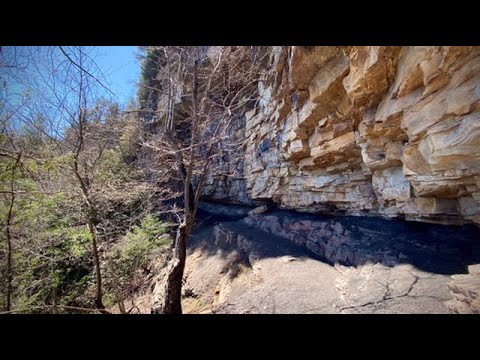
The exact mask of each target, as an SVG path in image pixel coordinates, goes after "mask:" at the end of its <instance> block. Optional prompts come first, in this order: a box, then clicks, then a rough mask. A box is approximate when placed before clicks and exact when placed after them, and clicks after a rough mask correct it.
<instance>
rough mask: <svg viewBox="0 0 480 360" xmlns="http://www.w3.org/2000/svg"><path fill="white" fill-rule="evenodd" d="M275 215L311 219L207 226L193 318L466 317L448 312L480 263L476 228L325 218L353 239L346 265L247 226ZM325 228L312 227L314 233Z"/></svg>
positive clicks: (196, 270) (199, 250)
mask: <svg viewBox="0 0 480 360" xmlns="http://www.w3.org/2000/svg"><path fill="white" fill-rule="evenodd" d="M237 215H238V216H240V214H237ZM268 216H270V217H271V216H277V217H280V216H287V217H288V219H290V221H291V222H290V223H289V226H290V227H292V223H293V224H297V225H296V226H297V227H298V226H299V225H298V224H299V222H300V221H307V220H308V221H312V220H311V219H312V218H311V217H310V218H308V219H306V218H305V217H304V216H299V217H297V218H295V216H293V217H292V215H291V214H285V213H280V214H279V213H277V214H276V215H275V214H273V215H272V214H267V215H265V214H263V215H262V214H260V215H253V214H252V216H248V217H246V218H243V219H240V220H238V219H235V220H234V221H225V220H226V219H225V218H221V219H220V220H218V218H217V217H216V216H211V217H208V216H207V217H205V218H204V220H203V222H202V224H201V226H200V227H199V229H198V230H197V233H196V234H195V237H194V239H193V241H192V244H191V247H190V250H189V255H188V259H187V269H186V273H185V284H184V300H183V301H184V311H185V312H186V313H235V314H237V313H297V314H308V313H325V314H329V313H334V314H339V313H347V314H351V313H450V312H462V311H461V309H460V311H459V310H458V309H459V306H457V307H456V309H457V310H455V308H454V307H452V306H447V305H448V304H449V303H450V304H452V298H454V296H453V295H454V294H455V293H454V292H451V287H452V285H451V281H452V277H451V275H454V274H462V273H467V265H468V264H469V263H472V262H474V261H478V260H479V257H480V256H479V255H480V252H479V249H480V247H479V246H478V245H475V243H474V242H473V239H474V237H475V235H478V229H476V228H453V227H443V226H438V225H426V224H422V225H421V226H419V225H418V224H417V225H416V226H415V225H413V227H412V229H410V224H411V223H405V222H396V221H391V220H381V219H353V220H352V219H349V218H329V219H323V220H322V221H323V222H324V223H325V225H324V228H326V229H330V230H329V231H332V228H335V227H336V231H337V232H338V233H339V234H343V235H345V233H349V234H348V236H347V237H345V236H344V237H343V238H342V239H343V240H342V246H340V247H343V252H340V257H338V256H337V255H338V252H337V253H336V252H328V251H327V252H326V254H325V253H324V254H323V255H322V254H321V253H320V252H319V251H316V252H314V251H312V250H310V249H308V248H307V247H306V246H302V245H301V244H299V242H298V241H292V240H290V239H287V238H284V237H282V236H278V235H276V234H274V233H272V231H268V230H267V231H264V230H262V229H261V228H259V227H258V226H251V225H249V224H255V223H256V224H257V225H258V222H255V221H252V218H255V217H257V220H258V219H259V218H261V219H263V220H264V219H265V217H268ZM292 219H293V220H292ZM284 220H285V219H284ZM322 221H320V220H319V221H317V222H315V221H313V225H312V229H315V228H316V225H318V223H320V222H322ZM283 223H284V221H283ZM332 224H333V225H332ZM359 224H363V227H359ZM352 226H353V228H352ZM294 227H295V225H293V228H294ZM373 229H376V233H372V231H374V230H373ZM399 229H403V232H402V231H399ZM277 230H278V229H277ZM303 230H305V229H304V228H303ZM352 231H356V233H352ZM293 232H294V231H293ZM333 232H335V230H333ZM297 235H298V234H297ZM427 235H429V236H430V238H425V236H427ZM422 236H424V238H422ZM331 237H332V235H331V236H330V238H331ZM340 237H341V236H340ZM310 238H311V236H310ZM460 238H461V239H460ZM359 239H363V241H360V240H359ZM380 239H383V240H382V241H383V242H382V241H381V240H380ZM300 243H301V242H300ZM392 243H395V246H394V247H391V246H390V248H388V246H387V245H388V244H390V245H391V244H392ZM310 247H311V248H313V249H314V250H318V248H315V247H312V246H310ZM467 248H468V251H467V250H466V249H467ZM327 249H328V246H327ZM412 250H413V251H412ZM350 252H353V253H355V256H352V255H351V254H350ZM336 254H337V255H336ZM367 255H368V256H367ZM336 256H337V257H336ZM463 276H465V275H463ZM457 277H458V275H457ZM454 278H455V276H454ZM474 281H476V280H474ZM471 282H472V281H470V283H471ZM449 285H450V288H449ZM452 294H453V295H452ZM473 296H475V294H473ZM474 300H475V299H474ZM446 302H447V305H446V304H445V303H446ZM470 302H471V301H470ZM469 312H473V311H471V310H470V311H469Z"/></svg>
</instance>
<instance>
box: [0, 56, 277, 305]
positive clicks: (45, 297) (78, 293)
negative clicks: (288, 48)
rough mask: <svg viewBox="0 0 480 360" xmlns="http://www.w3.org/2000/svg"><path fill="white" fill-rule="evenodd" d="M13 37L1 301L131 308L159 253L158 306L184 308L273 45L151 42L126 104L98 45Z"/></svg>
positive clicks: (1, 123)
mask: <svg viewBox="0 0 480 360" xmlns="http://www.w3.org/2000/svg"><path fill="white" fill-rule="evenodd" d="M1 50H2V51H1V55H0V79H1V84H0V87H1V90H0V91H1V97H0V229H1V231H0V312H2V313H110V312H120V313H129V312H131V311H132V310H133V309H134V308H135V304H134V303H133V302H132V301H129V299H131V298H132V294H133V293H134V292H135V291H136V290H137V289H138V288H139V287H141V286H142V285H143V284H144V282H145V279H146V278H147V277H148V276H151V275H152V274H151V273H152V271H153V267H155V266H160V267H161V268H163V269H164V272H165V276H164V278H162V279H161V281H162V284H163V285H162V286H163V287H164V291H163V295H162V297H161V298H159V299H157V300H158V301H157V302H156V305H155V306H153V307H152V313H181V312H182V307H181V301H180V297H181V287H182V276H183V271H184V267H185V257H186V246H187V243H188V241H189V239H190V237H191V234H192V231H193V229H194V227H195V224H196V218H197V210H198V206H199V203H200V202H201V198H202V191H203V187H204V184H205V180H206V177H207V176H208V173H209V171H210V168H211V166H212V164H214V163H215V162H216V161H217V158H218V157H219V156H225V154H228V153H230V152H231V151H232V149H235V148H236V147H238V146H240V145H241V144H237V143H233V142H232V141H230V140H231V136H229V125H230V123H231V122H232V120H233V119H234V118H235V117H236V116H239V114H243V113H244V112H245V111H246V110H247V109H248V108H251V107H252V104H254V103H255V102H256V101H258V96H257V86H258V82H259V81H261V79H262V78H263V77H264V76H265V71H264V70H262V69H264V68H265V66H264V65H265V59H267V55H268V51H267V49H263V48H257V47H210V48H209V47H200V46H196V47H174V46H168V47H161V46H150V47H139V48H138V56H139V57H140V59H141V66H142V68H141V77H140V79H138V82H137V96H136V97H135V98H132V99H130V101H129V102H128V104H126V105H125V104H119V103H118V102H117V101H115V98H114V96H113V94H112V91H111V90H110V89H109V86H108V84H106V83H105V81H104V80H103V79H104V77H103V74H102V69H101V68H100V67H99V66H98V65H97V63H96V59H95V56H94V51H93V50H94V49H93V47H81V46H51V47H2V49H1ZM159 264H160V265H159ZM113 309H114V310H113Z"/></svg>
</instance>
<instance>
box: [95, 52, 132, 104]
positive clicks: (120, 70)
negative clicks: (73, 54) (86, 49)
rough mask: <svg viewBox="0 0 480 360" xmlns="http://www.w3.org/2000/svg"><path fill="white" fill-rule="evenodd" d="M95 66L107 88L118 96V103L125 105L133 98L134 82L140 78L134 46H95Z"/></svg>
mask: <svg viewBox="0 0 480 360" xmlns="http://www.w3.org/2000/svg"><path fill="white" fill-rule="evenodd" d="M97 50H98V57H96V58H95V61H96V63H97V65H98V66H99V67H100V68H101V69H102V72H103V73H104V75H105V76H106V78H107V80H108V82H109V88H110V89H111V90H112V91H113V92H114V93H115V94H116V95H117V96H118V101H119V102H120V103H122V104H126V103H127V101H128V100H129V99H130V98H131V97H134V96H135V94H136V89H137V87H136V86H135V82H137V81H138V80H139V77H140V61H139V60H138V59H136V57H135V53H136V52H137V47H136V46H97Z"/></svg>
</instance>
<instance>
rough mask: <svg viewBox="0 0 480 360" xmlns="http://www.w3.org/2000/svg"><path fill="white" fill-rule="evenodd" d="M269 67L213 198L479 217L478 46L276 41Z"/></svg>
mask: <svg viewBox="0 0 480 360" xmlns="http://www.w3.org/2000/svg"><path fill="white" fill-rule="evenodd" d="M269 66H270V69H271V70H272V71H271V72H270V75H269V76H268V77H267V78H266V79H265V81H262V82H260V83H259V85H258V95H259V101H258V102H257V105H256V107H255V108H253V109H251V110H249V111H247V112H245V114H244V115H243V116H241V117H239V119H238V121H236V122H235V123H234V125H233V128H232V136H234V137H235V139H236V141H240V140H244V143H243V146H242V147H240V148H239V149H238V154H240V155H241V156H237V157H234V159H235V160H234V161H233V162H231V161H229V159H228V158H226V159H223V160H219V161H218V162H217V163H216V165H215V167H214V170H213V171H212V176H210V178H209V181H208V184H207V187H206V190H205V194H206V195H207V196H208V197H210V198H215V199H219V200H221V199H225V200H228V201H231V202H240V203H251V202H252V201H253V202H255V200H267V199H268V200H271V201H273V202H275V203H277V204H278V205H279V206H280V207H282V208H289V209H296V210H300V211H306V212H337V213H342V214H351V215H366V214H368V215H378V216H384V217H397V216H400V217H405V218H406V219H408V220H418V221H428V222H440V223H451V224H455V223H463V222H474V223H477V224H480V47H460V46H459V47H456V46H452V47H450V46H432V47H421V46H418V47H416V46H414V47H390V46H359V47H332V46H326V47H302V46H297V47H295V46H294V47H275V48H273V51H272V54H271V61H270V65H269ZM219 169H221V170H222V171H219ZM222 172H223V173H224V174H227V173H228V174H234V175H232V176H223V177H222V176H219V175H218V174H219V173H222Z"/></svg>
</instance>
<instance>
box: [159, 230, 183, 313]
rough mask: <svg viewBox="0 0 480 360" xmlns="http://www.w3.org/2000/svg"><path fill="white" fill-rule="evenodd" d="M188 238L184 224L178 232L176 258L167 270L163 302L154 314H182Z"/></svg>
mask: <svg viewBox="0 0 480 360" xmlns="http://www.w3.org/2000/svg"><path fill="white" fill-rule="evenodd" d="M187 238H188V234H187V232H186V227H185V224H184V223H182V224H180V226H179V227H178V230H177V238H176V240H175V253H174V258H173V259H172V261H171V262H170V265H169V267H168V270H167V277H166V280H165V288H164V294H163V296H164V297H163V301H162V302H161V303H160V304H159V305H158V306H157V307H155V308H153V309H152V313H154V314H181V313H182V281H183V272H184V269H185V259H186V257H187Z"/></svg>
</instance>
